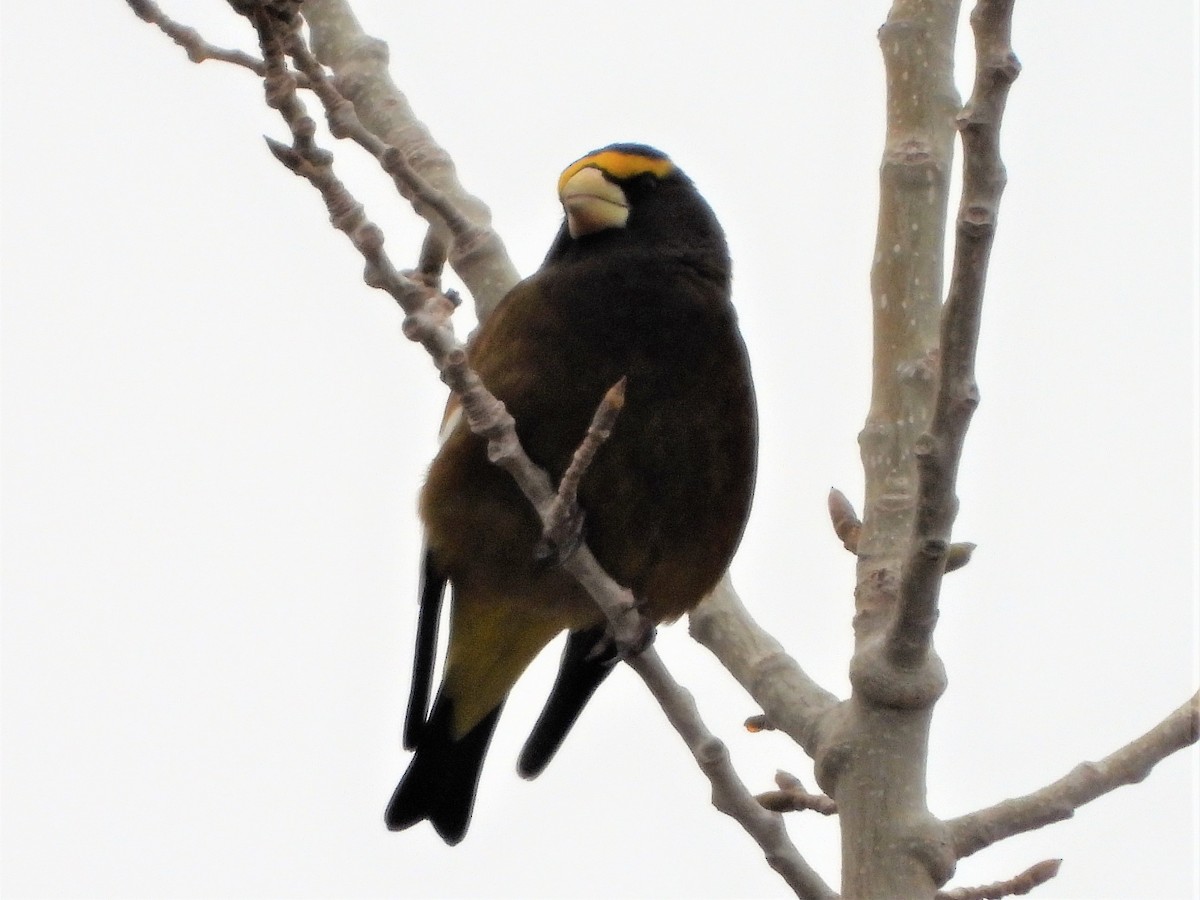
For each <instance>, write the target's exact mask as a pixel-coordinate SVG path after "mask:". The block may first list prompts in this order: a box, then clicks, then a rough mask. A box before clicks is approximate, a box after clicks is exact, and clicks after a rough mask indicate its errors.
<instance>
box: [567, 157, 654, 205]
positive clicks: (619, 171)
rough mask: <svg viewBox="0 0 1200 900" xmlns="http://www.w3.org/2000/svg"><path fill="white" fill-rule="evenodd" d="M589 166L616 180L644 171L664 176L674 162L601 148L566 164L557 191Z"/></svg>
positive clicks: (643, 172)
mask: <svg viewBox="0 0 1200 900" xmlns="http://www.w3.org/2000/svg"><path fill="white" fill-rule="evenodd" d="M589 166H590V167H592V168H595V169H599V170H600V171H601V172H605V173H607V174H609V175H611V176H612V177H613V178H616V179H617V180H618V181H623V180H624V179H626V178H635V177H637V176H638V175H643V174H645V173H646V172H649V173H651V174H652V175H654V176H656V177H658V178H666V177H667V176H668V175H670V174H671V173H672V172H674V171H675V164H674V163H673V162H671V161H670V160H669V159H666V158H660V157H654V156H643V155H641V154H640V153H626V152H625V151H623V150H601V151H600V152H599V153H593V154H592V155H591V156H585V157H584V158H583V159H580V160H576V161H575V162H573V163H571V165H569V166H567V168H566V169H564V170H563V173H562V175H560V176H559V177H558V192H559V193H560V194H561V193H562V189H563V185H565V184H566V183H567V182H568V181H570V179H571V176H572V175H574V174H575V173H576V172H578V171H579V170H580V169H586V168H588V167H589Z"/></svg>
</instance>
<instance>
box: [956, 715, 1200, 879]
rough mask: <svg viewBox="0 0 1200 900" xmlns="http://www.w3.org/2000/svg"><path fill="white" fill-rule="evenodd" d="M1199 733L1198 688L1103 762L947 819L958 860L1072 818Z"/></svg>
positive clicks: (1082, 766)
mask: <svg viewBox="0 0 1200 900" xmlns="http://www.w3.org/2000/svg"><path fill="white" fill-rule="evenodd" d="M1198 737H1200V693H1197V694H1194V695H1193V696H1192V698H1191V699H1190V700H1188V701H1187V702H1186V703H1184V704H1183V705H1182V706H1180V707H1179V708H1178V709H1176V710H1175V711H1174V712H1173V713H1171V714H1170V715H1169V716H1167V717H1166V718H1165V719H1163V721H1161V722H1160V723H1159V724H1157V725H1155V726H1154V727H1153V728H1151V729H1150V730H1149V731H1148V732H1146V733H1145V734H1144V735H1142V736H1141V737H1139V738H1138V739H1137V740H1135V741H1133V742H1132V743H1130V744H1127V745H1126V746H1124V747H1122V748H1121V749H1120V750H1117V751H1116V752H1115V753H1111V754H1109V755H1108V756H1106V757H1104V759H1102V760H1100V762H1085V763H1081V764H1080V765H1078V766H1076V767H1075V768H1074V769H1072V770H1071V772H1070V773H1068V774H1067V775H1065V776H1063V777H1062V778H1060V779H1059V780H1058V781H1056V782H1054V783H1053V784H1050V785H1047V786H1046V787H1044V788H1042V789H1041V790H1038V791H1034V792H1033V793H1032V794H1026V795H1025V796H1024V797H1017V798H1015V799H1012V800H1004V801H1002V802H1000V803H997V804H996V805H995V806H990V807H988V808H987V809H982V810H979V811H977V812H973V813H968V814H967V815H965V816H959V817H958V818H956V819H950V820H948V821H947V822H946V825H947V827H948V828H949V829H950V837H951V841H952V843H953V846H954V852H955V854H956V855H957V857H958V858H959V859H962V858H963V857H964V856H970V855H971V854H972V853H977V852H978V851H980V850H982V849H983V848H984V847H988V846H990V845H992V844H994V843H996V842H997V841H1001V840H1004V839H1005V838H1007V837H1011V836H1012V835H1014V834H1021V833H1022V832H1025V831H1034V830H1036V829H1038V828H1042V827H1044V826H1046V825H1050V824H1052V823H1054V822H1060V821H1062V820H1063V819H1069V818H1071V817H1072V816H1073V815H1075V810H1077V809H1078V808H1079V807H1081V806H1083V805H1084V804H1085V803H1090V802H1091V801H1092V800H1095V799H1096V798H1097V797H1100V796H1103V795H1104V794H1107V793H1108V792H1109V791H1112V790H1115V789H1117V788H1119V787H1122V786H1123V785H1127V784H1137V783H1138V782H1140V781H1142V780H1143V779H1144V778H1145V777H1146V776H1147V775H1149V774H1150V770H1151V769H1153V768H1154V767H1155V766H1156V765H1158V764H1159V763H1160V762H1162V761H1163V760H1164V759H1166V758H1167V757H1168V756H1170V755H1171V754H1172V753H1174V752H1176V751H1177V750H1182V749H1183V748H1184V747H1187V746H1189V745H1191V744H1194V743H1196V740H1197V738H1198Z"/></svg>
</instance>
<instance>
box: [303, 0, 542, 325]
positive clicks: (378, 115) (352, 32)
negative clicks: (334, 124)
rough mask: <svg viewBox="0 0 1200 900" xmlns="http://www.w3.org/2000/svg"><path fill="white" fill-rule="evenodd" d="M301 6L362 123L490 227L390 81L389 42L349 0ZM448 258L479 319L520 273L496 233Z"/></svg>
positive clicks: (321, 56) (316, 47)
mask: <svg viewBox="0 0 1200 900" xmlns="http://www.w3.org/2000/svg"><path fill="white" fill-rule="evenodd" d="M303 14H304V20H305V22H306V23H307V24H308V28H309V32H310V33H311V36H312V48H313V52H314V53H315V55H316V57H317V59H318V60H320V62H321V64H322V65H325V66H328V67H329V68H330V69H331V70H332V71H333V73H334V81H335V83H336V86H337V89H338V91H339V92H340V93H341V94H342V96H344V97H345V98H346V99H347V100H349V101H350V102H351V103H353V104H354V109H355V111H356V113H357V115H358V117H359V118H360V119H361V120H362V122H363V124H364V125H365V126H366V127H367V129H368V130H370V131H371V133H372V134H375V135H377V136H378V137H379V138H380V139H381V140H383V141H384V142H385V143H387V144H389V145H391V146H392V147H395V148H396V150H397V152H398V153H399V155H400V156H401V157H402V158H403V159H404V160H407V161H408V163H409V165H411V166H412V168H413V169H414V170H415V171H416V173H417V174H418V175H419V176H420V177H421V178H422V179H423V180H424V181H425V182H426V183H427V184H429V185H431V186H432V187H434V188H436V189H437V190H438V191H440V192H441V193H442V194H444V195H445V196H446V197H448V198H449V200H450V202H451V203H452V204H453V205H454V207H455V208H456V209H458V210H460V211H461V213H462V215H464V216H466V217H467V218H468V219H470V220H471V221H472V222H474V223H475V224H476V225H477V226H479V227H481V228H483V227H489V226H490V222H491V212H490V211H489V210H488V208H487V205H486V204H484V203H483V201H482V200H480V199H479V198H478V197H475V196H473V195H472V194H470V193H468V192H467V191H466V189H465V188H463V186H462V184H461V182H459V180H458V173H457V171H456V170H455V168H454V162H453V161H452V160H451V159H450V155H449V154H448V153H447V152H446V151H445V150H444V149H443V148H442V147H441V146H439V145H438V143H437V142H436V141H435V140H434V139H433V135H431V134H430V133H429V129H428V128H426V127H425V125H424V123H422V122H421V120H420V119H418V118H417V117H416V115H415V114H414V113H413V109H412V107H411V106H410V105H409V103H408V99H407V98H406V97H405V96H404V94H403V92H401V91H400V89H399V88H397V87H396V84H395V82H393V81H392V77H391V74H390V73H389V72H388V46H387V44H386V43H385V42H384V41H382V40H380V39H379V38H376V37H372V36H370V35H368V34H366V33H365V32H364V31H363V29H362V26H361V25H360V24H359V22H358V20H357V19H356V18H355V16H354V13H353V11H352V10H351V9H350V5H349V4H348V3H347V2H346V0H305V3H304V9H303ZM405 196H406V197H409V199H411V200H413V203H414V207H415V208H416V210H417V213H418V214H419V215H421V216H423V217H424V218H426V219H427V220H429V221H430V224H432V225H433V226H434V228H435V229H436V230H438V231H441V230H443V229H444V226H443V224H442V222H441V220H440V218H439V217H438V216H437V215H436V214H434V215H431V213H430V211H429V210H428V208H427V207H426V206H425V204H424V203H423V201H422V200H421V199H420V198H416V197H412V196H410V195H408V194H405ZM489 230H490V228H489ZM447 243H449V241H447ZM450 264H451V265H452V266H453V267H454V270H455V272H457V273H458V276H459V277H460V278H462V280H463V283H464V284H466V286H467V288H468V289H469V290H470V291H471V296H472V298H473V299H474V302H475V309H476V314H477V316H478V318H479V320H480V321H481V322H482V321H483V320H484V319H485V318H487V316H488V315H489V314H490V313H491V311H492V310H493V309H494V308H495V307H496V304H497V303H499V302H500V301H501V299H503V297H504V295H505V294H507V293H508V291H509V288H511V287H512V286H513V285H514V284H516V283H517V281H519V280H520V276H519V275H518V274H517V269H516V266H514V265H513V263H512V260H510V259H509V257H508V252H507V251H506V250H505V248H504V244H503V242H502V241H500V240H499V238H496V239H495V240H489V241H486V242H481V243H471V244H466V243H460V244H459V246H458V249H457V251H456V252H453V253H452V254H451V257H450Z"/></svg>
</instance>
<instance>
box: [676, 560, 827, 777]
mask: <svg viewBox="0 0 1200 900" xmlns="http://www.w3.org/2000/svg"><path fill="white" fill-rule="evenodd" d="M688 633H689V634H690V635H691V636H692V637H693V638H695V639H696V640H697V641H698V642H699V643H701V644H703V645H704V646H705V647H707V648H708V649H709V650H710V651H711V652H712V653H713V655H714V656H716V657H717V659H719V660H720V661H721V664H722V665H723V666H725V668H726V669H728V670H729V674H731V675H732V676H733V677H734V678H735V679H736V680H737V682H738V683H739V684H740V685H741V686H742V687H744V688H745V689H746V691H747V692H748V693H749V694H750V696H751V697H753V698H754V700H755V702H756V703H758V705H759V707H761V708H762V710H763V712H765V713H766V715H767V719H768V721H769V722H770V723H771V725H772V727H774V728H777V729H779V730H780V731H782V732H784V733H785V734H786V735H788V736H789V737H790V738H792V740H794V741H795V742H796V743H797V744H799V745H800V746H801V747H802V748H804V751H805V752H806V753H807V754H808V755H809V756H812V757H814V758H815V757H816V755H817V753H818V751H819V749H820V748H821V747H822V746H823V744H824V742H825V740H826V738H827V736H828V735H827V729H828V727H829V726H830V724H831V723H830V715H829V714H830V713H832V712H833V711H834V710H835V709H836V708H837V706H838V704H839V702H840V701H839V700H838V698H837V697H836V696H834V695H833V694H831V693H830V692H829V691H827V690H825V689H824V688H823V687H821V685H819V684H817V682H816V681H814V680H813V679H812V678H811V677H810V676H809V675H808V673H806V672H805V671H804V669H802V668H801V667H800V664H799V663H797V662H796V660H795V659H793V658H792V657H791V656H789V655H788V653H787V651H785V650H784V649H783V645H782V644H780V643H779V641H777V640H776V639H775V638H774V637H772V636H771V634H770V633H769V632H768V631H766V629H764V628H763V627H762V626H760V625H759V624H758V623H757V622H755V621H754V619H753V618H751V616H750V613H749V612H748V611H747V610H746V608H745V606H743V605H742V601H741V600H740V599H739V597H738V595H737V592H736V591H735V590H734V588H733V582H732V580H731V579H730V577H729V574H728V573H726V575H725V577H724V578H723V579H721V581H720V582H719V583H718V584H717V586H716V587H715V588H713V591H712V593H710V594H709V595H708V596H707V597H705V598H704V600H703V601H701V603H700V605H699V606H697V607H696V608H695V609H693V610H692V611H691V612H690V613H689V614H688Z"/></svg>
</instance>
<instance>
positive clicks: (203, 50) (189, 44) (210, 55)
mask: <svg viewBox="0 0 1200 900" xmlns="http://www.w3.org/2000/svg"><path fill="white" fill-rule="evenodd" d="M126 2H127V3H128V4H129V6H130V7H131V8H132V9H133V11H134V13H135V14H136V15H137V16H138V18H140V19H142V20H143V21H145V22H149V23H150V24H151V25H154V26H157V27H158V29H159V30H160V31H162V32H163V34H165V35H166V36H167V37H169V38H170V39H171V40H173V41H174V42H175V43H176V44H178V45H179V46H180V47H182V48H183V49H184V51H185V52H186V53H187V57H188V59H190V60H191V61H192V62H194V63H202V62H205V61H206V60H210V59H214V60H217V61H218V62H226V63H230V64H231V65H235V66H240V67H241V68H243V69H249V70H250V71H251V72H254V73H255V74H256V75H259V76H263V75H265V74H266V73H267V67H266V64H265V63H264V62H263V61H262V60H261V59H259V58H258V57H256V56H251V55H250V54H249V53H246V52H245V51H244V50H230V49H228V48H226V47H218V46H217V45H216V44H210V43H209V42H208V41H206V40H205V39H204V37H203V35H201V34H200V32H199V31H197V30H196V29H195V28H192V27H191V26H190V25H184V24H182V23H180V22H176V21H175V20H174V19H172V18H171V17H170V16H168V15H167V14H166V13H164V12H163V11H162V9H161V8H160V7H159V5H158V4H157V3H155V2H154V0H126ZM296 80H297V83H298V84H299V85H300V86H301V87H308V79H307V78H305V77H304V76H303V75H297V76H296Z"/></svg>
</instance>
